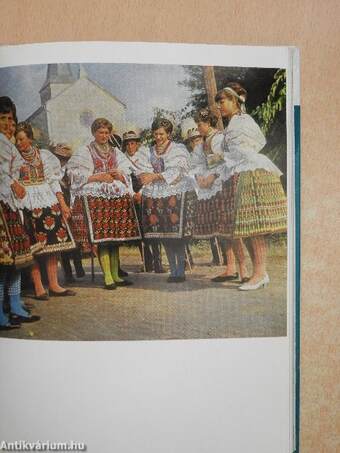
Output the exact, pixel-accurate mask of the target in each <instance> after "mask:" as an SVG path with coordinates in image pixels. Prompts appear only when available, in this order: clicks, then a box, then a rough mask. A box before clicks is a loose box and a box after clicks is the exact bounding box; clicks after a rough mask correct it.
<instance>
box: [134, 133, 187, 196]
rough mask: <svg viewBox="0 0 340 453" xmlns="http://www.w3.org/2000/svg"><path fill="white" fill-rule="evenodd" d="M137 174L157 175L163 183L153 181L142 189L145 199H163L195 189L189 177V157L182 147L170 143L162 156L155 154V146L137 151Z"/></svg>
mask: <svg viewBox="0 0 340 453" xmlns="http://www.w3.org/2000/svg"><path fill="white" fill-rule="evenodd" d="M138 151H139V165H140V168H141V169H142V170H139V173H159V174H161V175H162V177H163V181H155V182H153V183H151V184H148V185H146V186H144V187H143V189H142V193H143V196H145V197H151V198H165V197H169V196H171V195H177V194H181V193H184V192H188V191H191V190H194V189H195V184H194V181H193V178H192V177H191V176H190V174H189V173H190V155H189V152H188V151H187V149H186V148H185V146H184V145H181V144H179V143H175V142H171V143H170V145H169V147H168V148H167V150H166V151H165V152H164V153H163V154H159V155H158V154H157V152H156V148H155V146H152V147H150V148H146V147H143V148H142V149H139V150H138Z"/></svg>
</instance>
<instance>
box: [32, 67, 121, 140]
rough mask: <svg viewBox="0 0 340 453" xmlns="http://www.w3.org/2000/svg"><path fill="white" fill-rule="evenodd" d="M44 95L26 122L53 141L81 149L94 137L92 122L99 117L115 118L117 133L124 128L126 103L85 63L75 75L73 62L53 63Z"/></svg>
mask: <svg viewBox="0 0 340 453" xmlns="http://www.w3.org/2000/svg"><path fill="white" fill-rule="evenodd" d="M40 98H41V106H40V107H39V108H38V109H37V110H36V111H35V112H34V113H32V114H31V115H30V116H29V117H28V118H27V120H26V121H28V122H29V123H30V124H31V125H32V127H33V128H34V129H35V130H36V131H37V132H38V134H41V137H43V138H44V139H45V140H48V141H49V142H51V143H54V144H57V143H66V144H68V145H70V146H71V147H72V148H73V149H75V148H77V147H78V146H80V145H82V144H83V143H85V142H88V141H89V140H91V138H92V135H91V130H90V128H91V124H92V122H93V120H94V119H96V118H99V117H104V118H107V119H108V120H109V121H111V122H112V124H113V127H114V131H115V132H117V133H119V134H121V133H122V132H123V131H124V127H125V123H126V106H125V105H124V104H123V102H121V101H120V100H119V99H117V98H116V97H115V96H113V95H112V94H111V93H110V92H109V91H107V90H106V89H105V88H103V87H101V86H100V85H99V84H98V83H96V82H94V81H93V80H91V79H90V78H89V77H88V75H87V73H86V72H85V69H84V68H83V67H82V66H80V70H79V75H78V77H75V76H74V75H73V74H72V71H71V67H70V65H69V64H49V65H48V68H47V76H46V80H45V82H44V84H43V86H42V88H41V89H40Z"/></svg>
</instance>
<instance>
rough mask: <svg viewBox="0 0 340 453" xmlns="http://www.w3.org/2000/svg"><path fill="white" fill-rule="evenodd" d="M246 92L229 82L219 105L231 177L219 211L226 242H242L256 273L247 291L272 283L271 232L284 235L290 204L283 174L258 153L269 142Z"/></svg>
mask: <svg viewBox="0 0 340 453" xmlns="http://www.w3.org/2000/svg"><path fill="white" fill-rule="evenodd" d="M246 98H247V92H246V90H245V89H244V88H243V87H242V86H241V85H240V84H239V83H229V84H228V85H227V87H225V88H224V89H222V90H220V91H219V92H218V93H217V94H216V97H215V101H216V103H217V105H218V108H219V109H220V112H221V114H222V116H223V117H224V118H226V119H227V120H228V126H227V127H226V128H225V130H224V132H223V134H224V140H223V148H224V152H225V159H227V160H228V163H229V164H228V178H225V179H226V181H225V182H224V183H223V194H224V195H225V199H226V204H225V205H224V206H223V208H222V210H221V218H222V220H223V221H221V223H220V225H221V230H220V233H221V234H222V235H223V236H225V237H227V238H233V239H235V238H244V239H245V242H246V245H247V248H248V251H249V255H250V257H251V261H252V265H253V274H252V276H251V278H250V280H249V281H248V282H247V283H244V284H243V285H241V286H240V287H239V289H240V290H243V291H247V290H253V289H258V288H260V287H263V286H266V285H267V284H268V283H269V276H268V274H267V270H266V250H267V248H266V241H265V237H266V235H268V234H273V233H279V232H284V231H286V228H287V202H286V196H285V193H284V191H283V188H282V184H281V181H280V176H281V175H282V172H281V171H280V170H279V169H278V168H277V167H276V165H274V164H273V162H271V160H270V159H269V158H268V157H267V156H265V155H264V154H260V151H261V150H262V148H263V147H264V145H265V144H266V139H265V137H264V135H263V133H262V131H261V129H260V128H259V126H258V125H257V123H256V122H255V121H254V120H253V118H252V117H251V116H250V115H248V114H247V113H245V101H246Z"/></svg>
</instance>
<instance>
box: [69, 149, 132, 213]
mask: <svg viewBox="0 0 340 453" xmlns="http://www.w3.org/2000/svg"><path fill="white" fill-rule="evenodd" d="M90 147H91V144H90V145H88V146H83V147H81V148H79V149H78V150H77V151H76V152H75V153H74V154H73V155H72V157H71V158H70V160H69V161H68V163H67V174H68V176H69V179H70V183H71V204H72V203H73V201H74V199H75V197H76V196H80V197H81V196H93V197H103V198H116V197H121V196H124V195H126V194H128V193H129V194H132V193H133V189H132V184H131V178H130V174H131V173H132V171H133V163H132V162H131V161H129V160H128V159H127V157H126V156H125V155H124V154H123V153H122V152H121V151H120V150H119V149H118V148H112V154H113V155H114V159H115V162H116V168H117V169H118V170H119V171H120V172H122V174H123V176H124V178H125V181H126V184H124V183H123V182H121V181H118V180H115V181H113V182H112V183H106V182H90V183H89V182H88V179H89V177H90V176H92V175H94V174H95V173H96V172H97V171H96V169H95V164H94V160H93V157H92V154H91V151H90ZM92 152H93V151H92ZM97 158H98V160H101V161H102V162H101V163H102V164H103V171H104V172H107V171H108V169H107V170H105V165H106V162H105V161H106V159H104V158H101V156H99V155H98V156H97Z"/></svg>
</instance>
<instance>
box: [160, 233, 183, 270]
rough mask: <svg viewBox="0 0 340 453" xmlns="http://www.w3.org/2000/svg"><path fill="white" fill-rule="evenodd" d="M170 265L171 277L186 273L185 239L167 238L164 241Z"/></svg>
mask: <svg viewBox="0 0 340 453" xmlns="http://www.w3.org/2000/svg"><path fill="white" fill-rule="evenodd" d="M162 242H163V245H164V248H165V252H166V256H167V258H168V261H169V265H170V275H171V277H184V275H185V245H186V242H185V240H184V239H167V240H164V241H162Z"/></svg>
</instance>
